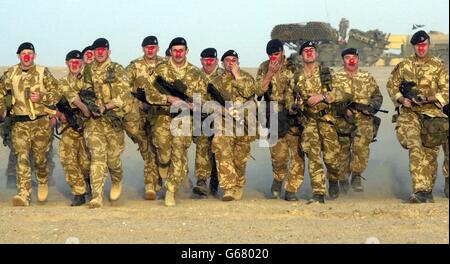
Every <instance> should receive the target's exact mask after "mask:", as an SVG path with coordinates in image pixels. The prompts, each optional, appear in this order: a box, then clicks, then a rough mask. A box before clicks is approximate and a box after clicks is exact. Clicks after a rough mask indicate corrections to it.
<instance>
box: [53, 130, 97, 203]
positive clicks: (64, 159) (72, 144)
mask: <svg viewBox="0 0 450 264" xmlns="http://www.w3.org/2000/svg"><path fill="white" fill-rule="evenodd" d="M59 159H60V161H61V165H62V167H63V169H64V174H65V176H66V181H67V183H68V184H69V186H70V189H71V191H72V194H73V195H83V194H85V193H86V191H87V186H86V180H85V179H86V178H87V177H89V166H90V159H89V154H88V151H87V148H86V143H85V141H84V138H83V135H81V134H80V133H78V132H76V131H74V130H73V129H71V128H68V129H67V130H66V131H65V132H64V133H63V135H62V137H61V141H60V142H59Z"/></svg>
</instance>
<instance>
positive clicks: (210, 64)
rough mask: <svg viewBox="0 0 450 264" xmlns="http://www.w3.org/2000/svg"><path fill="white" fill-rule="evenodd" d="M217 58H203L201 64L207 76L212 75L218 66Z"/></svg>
mask: <svg viewBox="0 0 450 264" xmlns="http://www.w3.org/2000/svg"><path fill="white" fill-rule="evenodd" d="M218 62H219V61H218V60H217V58H202V59H200V63H201V64H202V66H203V71H204V72H205V73H206V74H211V73H212V72H213V71H214V70H215V69H216V67H217V64H218Z"/></svg>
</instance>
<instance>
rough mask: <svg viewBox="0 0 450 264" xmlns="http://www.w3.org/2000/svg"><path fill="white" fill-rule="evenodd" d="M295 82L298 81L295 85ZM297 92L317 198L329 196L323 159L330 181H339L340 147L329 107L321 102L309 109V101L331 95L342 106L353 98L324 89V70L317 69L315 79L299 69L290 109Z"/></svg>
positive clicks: (333, 118)
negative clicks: (320, 95) (321, 71)
mask: <svg viewBox="0 0 450 264" xmlns="http://www.w3.org/2000/svg"><path fill="white" fill-rule="evenodd" d="M295 80H298V81H297V83H295ZM294 90H298V91H299V96H300V97H301V102H299V103H300V105H301V108H302V112H303V113H304V114H305V119H304V130H303V133H302V136H301V146H302V149H303V151H304V152H305V154H306V156H307V157H308V160H309V163H308V170H309V175H310V177H311V186H312V189H313V194H314V195H325V194H326V188H325V173H324V169H323V167H322V158H323V161H324V163H325V166H326V168H327V173H328V177H329V178H337V177H338V174H339V162H338V161H339V160H338V159H339V152H340V144H339V140H338V135H337V131H336V128H335V127H334V123H335V121H336V119H335V117H334V116H333V115H332V113H331V109H330V108H331V107H330V105H329V104H326V103H324V102H321V103H319V104H317V105H316V106H314V107H312V108H311V107H308V106H307V105H306V103H303V101H304V102H306V100H307V99H308V95H309V94H325V93H327V94H328V98H330V99H332V100H333V102H340V101H343V100H345V99H348V98H349V97H351V95H348V94H346V93H343V92H341V91H339V90H336V89H333V90H332V91H328V90H327V88H326V87H325V86H324V85H322V83H321V79H320V69H319V67H315V69H314V71H313V73H312V75H311V76H307V75H306V73H305V71H304V70H303V68H300V69H298V71H297V72H296V73H295V74H294V79H292V81H291V88H290V95H289V96H288V97H287V98H288V100H289V102H288V105H289V109H290V110H292V106H293V104H294V101H293V99H294V98H295V97H294Z"/></svg>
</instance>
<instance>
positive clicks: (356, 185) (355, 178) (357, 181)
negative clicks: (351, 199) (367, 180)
mask: <svg viewBox="0 0 450 264" xmlns="http://www.w3.org/2000/svg"><path fill="white" fill-rule="evenodd" d="M361 179H364V178H363V177H362V176H361V175H359V174H352V180H351V184H352V188H353V191H355V192H364V187H363V186H362V181H361Z"/></svg>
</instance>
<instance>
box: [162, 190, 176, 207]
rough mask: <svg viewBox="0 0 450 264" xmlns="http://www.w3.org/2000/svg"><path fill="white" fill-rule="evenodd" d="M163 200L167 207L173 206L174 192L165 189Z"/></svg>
mask: <svg viewBox="0 0 450 264" xmlns="http://www.w3.org/2000/svg"><path fill="white" fill-rule="evenodd" d="M164 202H165V204H166V206H167V207H174V206H175V205H176V203H175V193H174V192H171V191H169V190H167V191H166V197H165V199H164Z"/></svg>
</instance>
